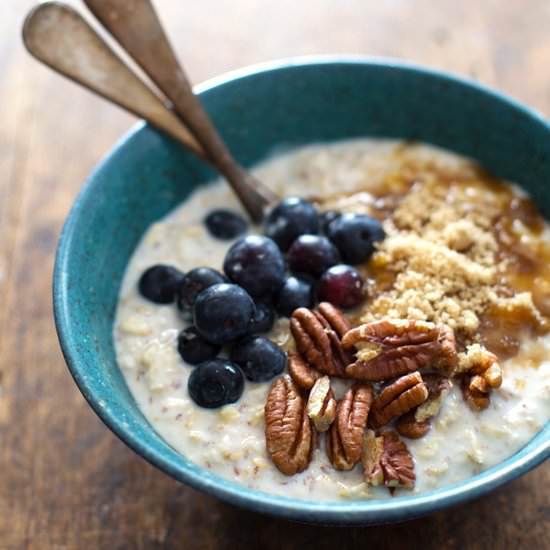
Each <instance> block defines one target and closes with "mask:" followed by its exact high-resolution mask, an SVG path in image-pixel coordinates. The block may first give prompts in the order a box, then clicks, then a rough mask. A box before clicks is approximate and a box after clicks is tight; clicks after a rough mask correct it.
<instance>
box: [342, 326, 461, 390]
mask: <svg viewBox="0 0 550 550" xmlns="http://www.w3.org/2000/svg"><path fill="white" fill-rule="evenodd" d="M342 345H343V347H344V349H348V350H349V349H351V348H353V347H355V348H357V350H358V351H357V360H356V361H355V363H352V364H351V365H348V367H347V368H346V374H347V375H348V376H349V377H350V378H354V379H356V380H368V381H380V380H389V379H391V378H396V377H398V376H402V375H404V374H408V373H411V372H414V371H416V370H419V369H422V368H427V367H429V368H431V369H441V370H443V371H444V372H446V373H448V374H450V373H452V372H453V370H454V368H455V366H456V362H457V354H456V343H455V337H454V332H453V330H452V329H451V328H449V327H448V326H446V325H435V324H434V323H429V322H426V321H407V320H401V319H384V320H382V321H374V322H372V323H366V324H364V325H361V326H359V327H356V328H354V329H352V330H350V331H348V332H347V333H346V334H345V335H344V337H343V339H342Z"/></svg>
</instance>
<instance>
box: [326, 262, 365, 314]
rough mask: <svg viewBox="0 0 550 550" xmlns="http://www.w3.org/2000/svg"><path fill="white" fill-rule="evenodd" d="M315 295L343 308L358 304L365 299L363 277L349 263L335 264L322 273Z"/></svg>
mask: <svg viewBox="0 0 550 550" xmlns="http://www.w3.org/2000/svg"><path fill="white" fill-rule="evenodd" d="M317 295H318V297H319V300H320V301H321V302H330V303H331V304H333V305H335V306H337V307H341V308H344V309H347V308H350V307H355V306H358V305H359V304H360V303H361V302H362V301H363V300H364V299H365V291H364V280H363V277H362V276H361V274H360V273H359V271H357V269H355V268H354V267H351V266H350V265H344V264H339V265H335V266H333V267H331V268H330V269H328V270H327V271H325V273H323V276H322V277H321V279H320V281H319V287H318V289H317Z"/></svg>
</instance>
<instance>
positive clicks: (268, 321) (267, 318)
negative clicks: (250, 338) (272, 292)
mask: <svg viewBox="0 0 550 550" xmlns="http://www.w3.org/2000/svg"><path fill="white" fill-rule="evenodd" d="M274 322H275V313H274V311H273V309H272V308H271V307H270V306H269V304H265V303H263V302H256V313H255V314H254V317H253V318H252V321H251V322H250V327H249V332H250V334H260V333H262V332H269V331H270V330H271V327H272V326H273V323H274Z"/></svg>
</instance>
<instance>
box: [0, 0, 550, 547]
mask: <svg viewBox="0 0 550 550" xmlns="http://www.w3.org/2000/svg"><path fill="white" fill-rule="evenodd" d="M73 3H74V4H75V5H76V4H78V3H77V2H73ZM31 4H32V3H31V2H29V1H28V0H20V1H16V0H11V1H4V2H2V3H0V114H1V116H0V121H1V124H0V376H1V377H0V467H1V472H2V475H1V476H0V548H2V549H12V548H13V549H20V548H29V549H35V548H36V549H40V550H44V549H49V548H56V549H76V548H78V549H82V548H85V549H87V548H98V549H114V550H116V549H129V548H132V549H133V548H138V549H140V548H168V549H171V548H185V549H187V550H192V549H195V548H201V549H203V548H205V549H209V548H216V549H217V548H220V549H224V548H228V549H229V548H231V549H234V548H254V547H262V548H264V549H265V550H270V549H275V548H288V549H304V548H311V547H314V548H317V549H319V550H321V549H329V548H330V549H333V548H348V547H349V548H357V547H364V546H368V548H369V549H378V548H412V547H414V548H417V547H418V548H426V549H430V548H433V549H435V548H437V549H449V550H450V549H462V548H473V549H490V550H496V549H507V548H514V549H515V548H532V549H537V550H538V549H549V548H550V542H549V541H550V506H549V499H548V492H549V488H550V467H549V465H548V464H547V465H544V466H542V467H540V468H538V469H537V470H536V471H534V472H532V473H530V474H529V475H527V476H525V477H523V478H521V479H519V480H517V481H515V482H513V483H511V484H509V485H508V486H506V487H504V488H502V489H500V490H497V491H496V492H494V493H493V494H491V495H489V496H486V497H484V498H481V499H479V500H477V501H475V502H472V503H469V504H466V505H463V506H459V507H457V508H454V509H452V510H449V511H444V512H441V513H437V514H435V515H433V516H430V517H428V518H424V519H419V520H416V521H413V522H410V523H404V524H400V525H393V526H383V527H374V528H353V529H349V528H348V529H338V528H319V527H311V526H304V525H298V524H289V523H285V522H282V521H279V520H274V519H271V518H268V517H265V516H261V515H257V514H253V513H248V512H244V511H241V510H239V509H237V508H234V507H232V506H229V505H226V504H223V503H221V502H218V501H216V500H214V499H212V498H210V497H207V496H204V495H202V494H199V493H197V492H195V491H193V490H192V489H189V488H187V487H185V486H182V485H179V484H177V483H175V482H173V481H172V480H171V479H169V478H168V477H166V476H165V475H163V474H162V473H160V472H158V471H157V470H155V469H154V468H153V467H152V466H149V465H148V464H147V463H145V462H144V461H143V460H142V459H140V458H139V457H138V456H136V455H135V454H134V453H132V452H131V451H129V450H128V449H127V448H126V447H125V446H124V445H123V444H122V443H121V442H120V441H119V440H118V439H116V438H115V437H114V436H113V435H112V434H111V433H110V432H109V431H108V430H107V429H106V428H105V427H104V426H103V425H102V424H101V423H100V421H99V420H98V419H97V418H96V417H95V415H94V414H93V413H92V412H91V411H90V410H89V409H88V407H87V405H86V404H85V402H84V400H83V398H82V397H81V396H80V394H79V392H78V390H77V389H76V387H75V385H74V383H73V381H72V380H71V378H70V376H69V374H68V372H67V370H66V368H65V365H64V362H63V359H62V357H61V354H60V352H59V348H58V344H57V339H56V336H55V329H54V325H53V321H52V311H51V299H50V287H51V270H52V264H53V253H54V248H55V244H56V241H57V238H58V234H59V231H60V228H61V224H62V222H63V219H64V218H65V216H66V214H67V211H68V209H69V207H70V204H71V202H72V200H73V199H74V196H75V194H76V192H77V191H78V188H79V187H80V185H81V182H82V181H83V180H84V179H85V178H86V176H87V174H88V173H89V172H90V170H91V169H92V167H93V166H94V165H95V164H96V163H97V162H98V161H99V160H100V158H101V157H102V156H103V155H104V154H105V152H106V151H107V150H108V149H109V148H110V147H111V146H112V144H113V143H114V142H115V141H116V140H117V139H118V138H119V137H120V135H121V134H122V133H123V132H124V131H125V130H126V129H127V128H128V127H129V126H130V125H131V124H132V119H131V118H130V117H129V116H128V115H125V114H124V113H122V112H120V111H118V110H116V109H115V108H114V107H111V106H110V105H107V104H106V103H104V102H102V101H101V100H99V99H97V98H95V97H93V96H91V95H89V94H86V93H85V92H83V91H81V90H80V89H79V88H77V87H76V86H75V85H73V84H71V83H68V82H66V81H64V80H62V79H61V78H59V77H57V76H56V75H54V74H52V73H50V72H49V71H47V70H46V69H45V68H43V67H41V66H39V65H38V64H37V63H36V62H34V61H33V60H32V59H30V58H29V57H28V56H27V55H26V53H25V52H24V51H23V48H22V45H21V41H20V39H19V29H20V26H21V22H22V18H23V16H24V13H25V12H26V10H27V9H28V8H29V7H30V6H31ZM156 4H157V6H158V9H159V11H160V14H161V17H162V18H163V20H164V21H165V23H166V26H167V28H168V31H169V34H170V36H171V37H172V39H173V42H174V44H175V47H176V49H177V51H178V52H179V54H180V55H181V57H182V59H183V60H184V61H185V64H186V66H187V68H188V70H189V74H190V75H191V76H192V78H193V80H194V81H195V82H198V81H201V80H204V79H205V78H208V77H211V76H214V75H216V74H219V73H221V72H223V71H226V70H230V69H233V68H236V67H239V66H243V65H247V64H250V63H254V62H259V61H265V60H269V59H273V58H279V57H284V56H288V55H308V54H315V53H338V52H356V53H363V54H373V55H390V56H394V57H404V58H408V59H412V60H414V61H416V62H419V63H423V64H427V65H430V66H432V67H437V68H443V69H446V70H449V71H453V72H458V73H461V74H463V75H469V76H471V77H474V78H477V79H479V80H480V81H482V82H483V83H486V84H489V85H493V86H496V87H498V88H500V89H503V90H504V91H506V92H507V93H509V94H511V95H514V96H516V97H518V98H519V99H520V100H522V101H524V102H526V103H529V104H531V105H532V106H534V107H535V108H537V109H539V110H540V111H542V112H545V113H546V114H548V113H550V76H549V73H548V60H549V59H550V33H548V28H550V6H549V4H548V2H546V0H523V1H522V0H511V1H509V2H506V3H505V2H501V1H499V0H485V1H484V2H477V1H474V0H463V1H462V2H457V1H456V0H440V1H439V2H433V1H430V0H408V1H405V0H393V1H384V2H365V1H364V0H346V2H341V1H338V0H301V1H300V2H296V1H295V0H279V1H278V2H267V1H257V2H253V1H251V0H250V1H247V0H201V1H200V2H198V1H194V2H185V3H184V2H174V1H169V0H157V2H156Z"/></svg>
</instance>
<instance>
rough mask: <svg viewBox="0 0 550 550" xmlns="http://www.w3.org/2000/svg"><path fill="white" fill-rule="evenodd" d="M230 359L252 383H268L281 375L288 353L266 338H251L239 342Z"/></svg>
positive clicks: (234, 347) (232, 350)
mask: <svg viewBox="0 0 550 550" xmlns="http://www.w3.org/2000/svg"><path fill="white" fill-rule="evenodd" d="M230 357H231V361H233V362H234V363H237V365H239V367H241V369H242V371H243V372H244V375H245V376H246V378H247V380H250V381H252V382H267V381H268V380H271V379H272V378H274V377H275V376H277V375H278V374H281V373H282V372H283V371H284V370H285V367H286V359H287V358H286V353H285V352H284V351H283V350H282V349H281V348H280V347H279V346H277V345H276V344H274V343H273V342H272V341H271V340H269V339H268V338H265V337H264V336H249V337H248V338H245V339H244V340H241V341H240V342H237V343H236V344H235V345H234V346H233V348H232V349H231V355H230Z"/></svg>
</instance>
